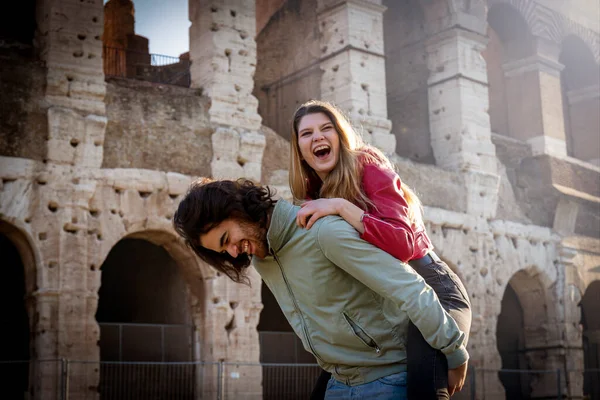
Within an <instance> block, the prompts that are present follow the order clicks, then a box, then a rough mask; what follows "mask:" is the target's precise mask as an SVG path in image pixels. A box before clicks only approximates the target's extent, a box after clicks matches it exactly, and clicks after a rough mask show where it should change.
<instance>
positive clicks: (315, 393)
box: [310, 371, 331, 400]
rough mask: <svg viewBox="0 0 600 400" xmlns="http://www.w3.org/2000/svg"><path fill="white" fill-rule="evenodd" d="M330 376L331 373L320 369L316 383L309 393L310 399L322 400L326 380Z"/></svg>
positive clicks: (327, 380) (325, 388)
mask: <svg viewBox="0 0 600 400" xmlns="http://www.w3.org/2000/svg"><path fill="white" fill-rule="evenodd" d="M330 378H331V374H330V373H329V372H327V371H322V372H321V375H319V378H318V379H317V383H316V384H315V387H314V388H313V390H312V393H311V394H310V400H323V399H324V398H325V391H326V390H327V382H329V379H330Z"/></svg>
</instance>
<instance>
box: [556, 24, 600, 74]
mask: <svg viewBox="0 0 600 400" xmlns="http://www.w3.org/2000/svg"><path fill="white" fill-rule="evenodd" d="M561 18H562V21H561V23H562V24H561V25H562V33H563V37H562V40H561V42H563V41H564V40H565V39H566V38H568V37H569V36H575V37H577V38H579V39H581V41H583V42H584V43H585V44H586V46H587V48H588V49H589V50H590V51H591V52H592V55H593V56H594V61H595V62H596V64H600V34H598V33H597V32H594V31H592V30H591V29H588V28H586V27H584V26H582V25H580V24H578V23H576V22H575V21H573V20H571V19H568V18H566V17H564V16H563V17H561Z"/></svg>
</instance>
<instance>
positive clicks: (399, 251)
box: [361, 164, 415, 262]
mask: <svg viewBox="0 0 600 400" xmlns="http://www.w3.org/2000/svg"><path fill="white" fill-rule="evenodd" d="M401 185H402V183H401V182H400V177H399V176H398V174H396V173H395V172H394V171H392V170H389V169H386V168H381V167H379V166H377V165H373V164H366V165H365V166H364V168H363V179H362V186H363V190H364V192H365V195H366V196H367V197H368V198H369V200H371V202H372V203H373V205H374V206H375V207H376V210H374V211H375V213H376V214H377V216H375V215H373V214H369V213H367V214H365V216H364V217H363V221H362V222H363V225H364V228H365V230H364V232H363V234H362V235H361V237H362V238H363V239H364V240H366V241H367V242H369V243H371V244H374V245H375V246H377V247H379V248H380V249H382V250H384V251H386V252H388V253H390V254H391V255H393V256H394V257H396V258H397V259H399V260H400V261H404V262H407V261H408V260H410V259H411V258H412V256H413V254H414V243H415V240H414V233H413V229H412V224H411V222H410V218H409V217H408V204H407V202H406V200H405V199H404V195H403V192H402V186H401Z"/></svg>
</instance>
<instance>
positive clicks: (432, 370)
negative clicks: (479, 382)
mask: <svg viewBox="0 0 600 400" xmlns="http://www.w3.org/2000/svg"><path fill="white" fill-rule="evenodd" d="M291 146H292V158H291V168H290V187H291V190H292V194H293V196H294V199H295V201H297V202H301V203H302V204H301V206H302V210H301V211H300V212H299V213H298V217H297V223H298V225H299V226H302V227H305V228H306V229H310V228H311V226H312V225H313V224H314V223H315V221H317V220H318V219H319V218H321V217H323V216H326V215H336V214H337V215H339V216H341V217H342V218H344V219H345V220H346V221H347V222H348V223H349V224H351V225H352V226H353V227H354V228H355V229H356V230H357V231H358V232H359V233H360V235H361V237H362V238H363V239H364V240H366V241H368V242H370V243H371V244H373V245H375V246H377V247H379V248H381V249H382V250H384V251H386V252H388V253H389V254H391V255H393V256H394V257H396V258H398V259H399V260H400V261H403V262H405V263H408V264H410V265H411V266H412V267H413V268H414V269H415V270H416V271H417V272H418V273H419V274H420V275H421V276H423V278H424V279H425V281H426V282H427V283H428V284H429V285H430V286H431V287H432V288H433V289H434V290H435V292H436V293H437V295H438V297H439V299H440V302H441V303H442V305H443V306H444V308H445V309H446V310H447V311H448V312H449V314H450V315H451V316H452V317H453V318H454V319H455V321H456V322H457V324H458V326H459V327H460V329H461V330H462V331H463V332H464V333H465V334H467V335H468V333H469V329H470V325H471V310H470V302H469V299H468V295H467V293H466V290H465V288H464V286H463V285H462V283H461V282H460V280H459V278H458V276H456V274H454V273H453V272H452V271H451V270H450V268H449V267H448V266H447V265H446V264H445V263H444V262H443V261H441V260H440V259H439V258H438V257H437V255H436V254H435V253H434V252H433V246H432V244H431V240H430V239H429V237H428V236H427V233H426V231H425V226H424V224H423V220H422V214H421V209H422V207H421V203H420V201H419V199H418V198H417V196H416V195H415V194H414V193H413V192H412V190H411V189H410V188H409V187H408V186H406V185H404V184H402V183H401V181H400V178H399V177H398V175H397V174H396V172H394V169H393V167H392V164H391V162H390V161H389V160H388V159H387V158H386V157H385V156H384V155H383V154H382V153H381V152H380V151H379V150H377V149H376V148H374V147H371V146H368V145H366V144H364V143H363V141H362V140H361V138H360V136H359V135H357V134H356V132H355V131H354V130H353V129H352V126H351V125H350V123H349V122H348V120H347V119H346V118H345V117H344V115H343V114H342V112H341V111H340V110H339V109H337V108H336V107H334V106H333V105H332V104H330V103H327V102H323V101H315V100H313V101H309V102H307V103H305V104H303V105H302V106H300V107H299V108H298V110H296V113H295V114H294V119H293V132H292V140H291ZM306 200H309V201H306ZM376 267H377V266H373V268H376ZM407 357H408V396H409V398H410V399H425V400H426V399H449V398H450V396H452V394H453V393H454V392H455V391H456V390H460V389H461V388H462V382H457V380H460V378H458V377H459V376H461V374H460V372H459V371H457V370H458V369H457V370H450V371H448V367H447V363H446V359H445V357H444V355H443V354H442V353H441V352H439V351H437V350H435V349H433V348H432V347H430V346H429V345H428V344H427V343H426V342H425V340H424V339H423V337H422V336H421V333H420V332H419V331H418V330H417V329H416V328H415V326H414V325H413V324H412V323H411V324H410V327H409V331H408V345H407ZM460 368H466V365H464V366H461V367H459V369H460ZM462 372H464V370H463V371H462ZM328 380H329V374H327V373H323V374H322V375H321V377H320V378H319V381H318V382H317V386H316V387H315V389H314V391H313V395H312V398H313V399H322V398H323V397H324V393H325V389H326V388H325V386H326V384H327V381H328Z"/></svg>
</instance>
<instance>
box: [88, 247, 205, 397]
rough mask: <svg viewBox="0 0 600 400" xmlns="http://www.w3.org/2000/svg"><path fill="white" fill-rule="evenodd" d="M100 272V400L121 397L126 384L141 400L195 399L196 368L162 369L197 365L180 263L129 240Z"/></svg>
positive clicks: (159, 250)
mask: <svg viewBox="0 0 600 400" xmlns="http://www.w3.org/2000/svg"><path fill="white" fill-rule="evenodd" d="M101 270H102V285H101V287H100V291H99V301H98V310H97V313H96V320H97V321H98V324H99V325H100V359H101V369H100V392H101V395H102V396H103V397H104V396H106V397H107V398H108V397H110V398H114V396H117V397H118V396H120V395H121V394H120V392H118V390H119V387H124V386H121V385H122V384H125V383H127V384H128V388H129V391H130V392H132V391H133V392H135V395H136V396H140V398H148V399H150V398H164V396H166V395H167V394H168V395H169V396H171V395H173V394H177V395H180V396H183V397H182V398H186V399H187V398H188V397H189V396H192V397H193V392H194V390H193V388H194V371H193V365H188V364H182V365H175V364H170V365H165V364H160V363H161V362H174V361H175V362H181V361H192V360H193V331H194V329H193V326H192V324H191V312H190V305H189V301H188V294H187V289H186V285H185V282H184V280H183V278H182V276H181V274H180V273H179V270H178V266H177V263H176V262H175V260H174V259H173V258H172V257H171V256H170V255H169V253H168V252H167V251H166V250H165V249H164V248H162V247H160V246H157V245H155V244H152V243H150V242H148V241H146V240H143V239H130V238H126V239H123V240H121V241H120V242H119V243H117V244H116V245H115V246H114V247H113V249H112V250H111V251H110V253H109V254H108V256H107V258H106V260H105V261H104V263H103V264H102V267H101ZM115 361H118V362H122V363H119V364H115V363H113V362H115ZM131 376H136V380H135V384H132V382H131ZM157 377H160V379H157ZM123 395H125V394H123ZM127 396H132V393H129V392H128V393H127ZM161 396H163V397H161ZM127 398H131V397H127Z"/></svg>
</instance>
